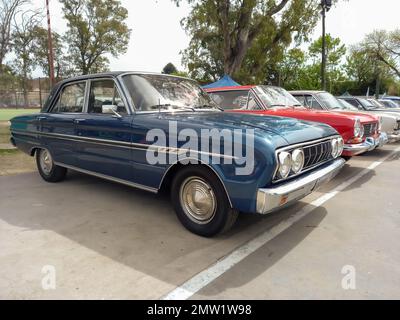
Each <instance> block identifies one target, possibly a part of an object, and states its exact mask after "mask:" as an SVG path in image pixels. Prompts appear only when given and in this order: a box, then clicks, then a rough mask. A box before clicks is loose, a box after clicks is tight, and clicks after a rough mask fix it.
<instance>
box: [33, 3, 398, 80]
mask: <svg viewBox="0 0 400 320" xmlns="http://www.w3.org/2000/svg"><path fill="white" fill-rule="evenodd" d="M34 3H35V5H37V6H38V7H39V6H42V5H44V3H45V0H34ZM122 4H123V6H124V7H125V8H127V9H128V11H129V18H128V21H127V24H128V26H129V28H131V29H132V35H131V41H130V45H129V49H128V52H127V53H126V54H124V55H123V56H120V57H119V58H117V59H116V58H110V62H111V64H110V69H111V70H114V71H116V70H132V71H153V72H160V71H161V70H162V68H163V67H164V66H165V65H166V64H167V63H168V62H172V63H173V64H174V65H175V66H177V67H178V69H183V67H182V65H181V55H180V52H181V51H182V50H184V49H185V48H186V47H187V46H188V43H189V40H190V39H189V37H188V35H187V34H186V33H185V31H184V30H183V29H182V27H181V25H180V21H181V20H182V18H184V17H185V16H187V15H188V13H189V11H190V8H189V7H188V6H187V5H185V4H182V5H181V6H180V7H179V8H178V7H176V5H175V4H174V3H173V2H172V1H171V0H122ZM50 10H51V15H52V27H53V29H54V30H55V31H57V32H59V33H62V32H64V31H65V30H66V23H65V21H64V20H63V17H62V16H63V14H62V7H61V5H60V4H59V3H58V1H57V0H50ZM399 12H400V0H379V1H376V0H347V1H346V0H340V2H339V4H337V5H336V7H333V8H332V9H331V11H330V12H329V13H328V14H327V32H329V33H330V34H331V35H333V36H334V37H340V38H341V39H342V41H343V42H344V43H345V44H346V45H351V44H355V43H357V42H359V41H360V40H361V39H362V38H363V37H364V35H365V34H367V33H370V32H372V31H373V30H375V29H386V30H394V29H396V28H400V22H399ZM321 28H322V27H321V23H320V24H319V25H318V27H317V28H316V29H315V31H314V34H313V39H316V38H318V37H319V36H320V34H321ZM37 75H40V74H37Z"/></svg>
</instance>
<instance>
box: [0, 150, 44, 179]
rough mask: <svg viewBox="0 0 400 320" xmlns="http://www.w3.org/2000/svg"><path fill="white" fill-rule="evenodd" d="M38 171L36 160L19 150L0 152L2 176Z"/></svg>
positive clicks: (0, 172) (0, 171)
mask: <svg viewBox="0 0 400 320" xmlns="http://www.w3.org/2000/svg"><path fill="white" fill-rule="evenodd" d="M33 171H36V164H35V158H33V157H30V156H29V155H27V154H25V153H23V152H21V151H19V150H0V176H7V175H14V174H20V173H24V172H33Z"/></svg>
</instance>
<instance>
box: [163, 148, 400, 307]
mask: <svg viewBox="0 0 400 320" xmlns="http://www.w3.org/2000/svg"><path fill="white" fill-rule="evenodd" d="M397 152H400V147H399V148H397V149H395V150H394V151H393V152H391V153H390V154H389V155H388V156H386V157H384V158H382V159H381V160H380V161H376V162H374V163H372V164H371V165H370V166H369V167H367V168H366V169H364V170H363V171H361V172H360V173H358V174H356V175H355V176H354V177H352V178H351V179H349V180H346V181H345V182H343V183H342V184H340V185H339V186H337V187H336V188H335V189H334V190H332V191H331V192H328V193H326V194H324V195H323V196H321V197H319V198H318V199H316V200H315V201H313V202H311V203H310V204H308V205H306V206H305V207H303V208H302V209H301V210H300V211H298V212H297V213H296V214H295V215H293V216H292V217H290V218H289V219H287V220H285V221H282V222H281V223H279V224H278V225H276V226H274V227H273V228H272V229H269V230H267V231H265V232H264V233H262V234H261V235H259V236H258V237H256V238H254V239H253V240H250V241H249V242H247V243H246V244H244V245H242V246H241V247H239V248H238V249H236V250H234V251H233V252H231V253H230V254H229V255H227V256H226V257H224V258H223V259H222V260H220V261H218V262H217V263H216V264H214V265H212V266H211V267H210V268H208V269H206V270H204V271H202V272H200V273H198V274H197V275H195V276H194V277H193V278H191V279H189V280H188V281H186V282H185V283H184V284H182V285H181V286H179V287H177V288H176V289H175V290H173V291H171V292H170V293H168V294H167V295H166V296H164V297H162V298H161V300H187V299H189V298H190V297H191V296H193V295H194V294H195V293H197V292H198V291H200V290H201V289H203V288H204V287H206V286H207V285H209V284H210V283H211V282H213V281H214V280H215V279H217V278H218V277H220V276H221V275H223V274H224V273H225V272H227V271H228V270H229V269H231V268H232V267H234V266H235V265H236V264H238V263H239V262H240V261H242V260H243V259H245V258H246V257H248V256H249V255H251V254H252V253H254V252H255V251H257V250H258V249H259V248H261V247H262V246H264V245H265V244H266V243H267V242H269V241H271V240H272V239H274V238H275V237H276V236H278V235H279V234H281V233H282V232H284V231H285V230H287V229H289V228H290V227H291V226H292V225H293V224H295V223H296V222H298V221H299V220H301V219H303V218H304V217H305V216H306V215H308V214H309V213H310V212H312V211H313V210H315V209H316V208H317V207H320V206H321V205H323V204H324V203H326V202H327V201H329V200H330V199H332V198H334V197H335V196H337V195H338V194H339V193H340V192H341V191H343V190H345V189H346V188H348V187H349V186H351V185H352V184H353V183H355V182H356V181H358V180H359V179H361V178H362V177H363V176H365V175H366V174H368V173H369V172H370V171H371V170H374V169H375V168H377V167H378V166H380V165H381V164H382V163H384V162H385V161H386V160H388V159H389V158H390V157H392V156H393V155H394V154H395V153H397Z"/></svg>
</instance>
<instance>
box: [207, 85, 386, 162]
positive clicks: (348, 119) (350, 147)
mask: <svg viewBox="0 0 400 320" xmlns="http://www.w3.org/2000/svg"><path fill="white" fill-rule="evenodd" d="M206 91H207V92H208V93H209V94H210V95H211V96H212V98H213V100H214V101H215V102H216V103H217V104H218V105H219V106H220V107H221V108H223V109H224V110H227V111H230V112H244V113H252V114H260V115H273V116H282V117H289V118H296V119H300V120H307V121H314V122H320V123H325V124H328V125H330V126H332V127H333V128H335V129H336V130H337V131H338V132H339V133H340V134H341V136H342V137H343V140H344V143H345V145H344V151H343V154H342V155H343V156H344V157H352V156H355V155H359V154H362V153H365V152H367V151H371V150H374V149H376V148H377V147H381V146H382V145H383V144H384V143H385V141H384V140H383V139H382V138H381V134H380V123H379V122H380V121H379V117H376V116H373V115H364V114H359V113H354V114H353V113H346V114H344V113H340V112H331V111H316V110H309V109H307V108H305V107H303V106H302V105H301V104H300V102H299V101H297V100H296V99H295V98H294V97H293V96H292V95H290V94H289V93H288V92H287V91H286V90H285V89H283V88H279V87H273V86H255V85H251V86H237V87H223V88H213V89H207V90H206Z"/></svg>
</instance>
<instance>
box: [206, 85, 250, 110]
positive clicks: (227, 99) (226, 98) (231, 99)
mask: <svg viewBox="0 0 400 320" xmlns="http://www.w3.org/2000/svg"><path fill="white" fill-rule="evenodd" d="M209 94H210V96H211V98H212V99H213V100H214V102H215V103H216V104H217V105H218V106H219V107H221V108H222V109H224V110H235V109H245V108H246V106H247V98H248V95H249V91H248V90H240V91H223V92H211V93H209Z"/></svg>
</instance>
